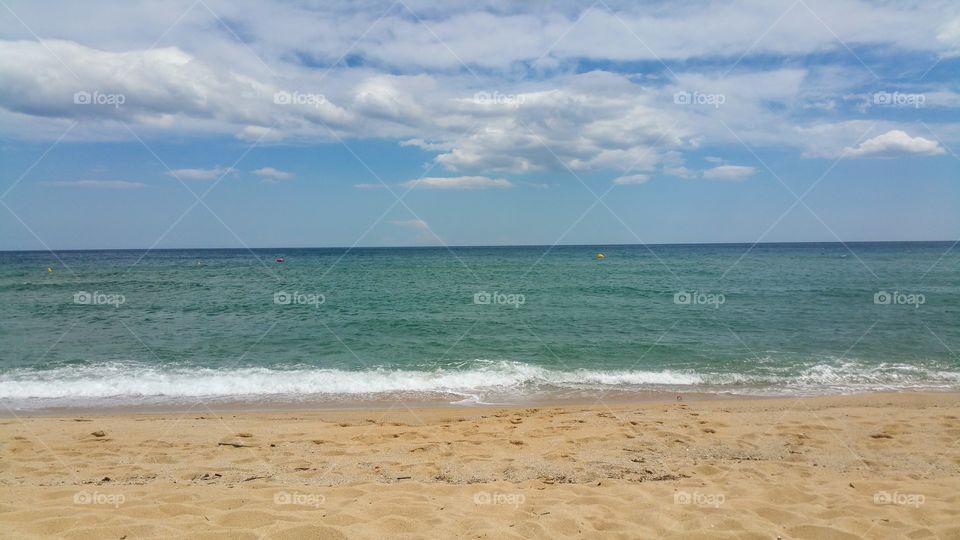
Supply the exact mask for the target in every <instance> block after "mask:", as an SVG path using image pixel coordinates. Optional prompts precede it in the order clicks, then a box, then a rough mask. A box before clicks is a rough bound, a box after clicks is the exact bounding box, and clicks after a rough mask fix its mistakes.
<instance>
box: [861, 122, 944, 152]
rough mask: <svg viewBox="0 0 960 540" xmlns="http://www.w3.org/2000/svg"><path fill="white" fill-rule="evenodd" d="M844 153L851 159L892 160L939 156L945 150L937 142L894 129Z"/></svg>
mask: <svg viewBox="0 0 960 540" xmlns="http://www.w3.org/2000/svg"><path fill="white" fill-rule="evenodd" d="M844 153H845V154H846V155H847V156H849V157H878V158H891V157H899V156H909V155H922V156H937V155H941V154H943V153H944V149H943V148H942V147H941V146H940V144H939V143H938V142H937V141H932V140H930V139H924V138H923V137H911V136H910V135H908V134H907V133H906V132H905V131H901V130H899V129H894V130H890V131H888V132H886V133H884V134H883V135H877V136H876V137H873V138H872V139H867V140H866V141H863V142H862V143H860V144H859V145H858V146H856V147H847V148H845V149H844Z"/></svg>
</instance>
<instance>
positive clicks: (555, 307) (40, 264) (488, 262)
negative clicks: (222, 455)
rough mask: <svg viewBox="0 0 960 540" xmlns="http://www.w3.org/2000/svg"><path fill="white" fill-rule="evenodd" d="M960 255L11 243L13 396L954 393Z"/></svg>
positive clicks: (935, 250) (9, 368) (774, 248)
mask: <svg viewBox="0 0 960 540" xmlns="http://www.w3.org/2000/svg"><path fill="white" fill-rule="evenodd" d="M950 248H951V243H937V242H929V243H920V242H917V243H856V244H848V245H847V246H843V245H841V244H762V245H758V246H756V247H754V248H753V249H750V246H749V245H729V244H728V245H671V246H650V247H645V246H582V247H580V246H559V247H555V248H553V249H549V248H548V247H545V246H539V247H489V248H452V249H450V250H448V249H446V248H403V249H388V248H382V249H354V250H350V251H348V250H346V249H272V250H254V251H253V252H251V251H248V250H169V251H168V250H164V251H151V252H144V251H72V252H58V253H56V254H55V255H54V254H51V253H47V252H4V253H0V340H2V343H3V347H2V349H0V402H2V403H4V404H5V405H7V406H9V407H14V408H36V407H47V406H61V405H66V406H102V405H114V404H124V403H137V404H149V403H166V402H184V401H190V400H195V399H196V398H203V399H210V400H291V399H294V400H297V399H310V400H324V399H340V400H343V399H346V400H369V399H382V398H389V397H391V396H394V397H395V396H403V397H404V398H410V397H426V396H444V397H447V398H450V401H456V402H462V403H475V402H509V401H511V400H517V399H529V398H531V397H536V396H551V395H561V394H564V393H571V392H574V393H579V394H580V395H583V394H588V395H589V394H591V393H593V394H596V393H597V392H601V391H607V390H616V391H626V392H630V391H650V390H653V391H710V392H731V393H744V394H762V395H784V394H821V393H844V392H857V391H872V390H899V389H912V388H926V389H952V390H956V389H958V388H960V356H958V354H957V353H958V352H960V309H958V308H960V248H958V249H954V250H951V249H950ZM597 252H603V253H604V254H605V256H606V257H605V259H603V260H597V259H596V257H595V254H596V253H597ZM278 257H283V259H284V261H285V262H283V263H278V262H275V259H276V258H278ZM48 267H50V268H51V269H52V270H53V272H48V271H47V268H48ZM883 291H886V292H887V293H890V296H884V295H883ZM84 292H85V293H90V294H89V295H84V294H83V293H84ZM484 293H489V294H490V296H489V303H485V301H486V300H487V299H488V297H487V296H486V295H484ZM685 293H688V294H689V296H686V295H685ZM478 294H479V295H480V296H478V297H477V298H475V295H478ZM877 295H879V296H877ZM875 296H877V297H876V298H875ZM688 299H689V303H685V301H686V300H688ZM888 299H889V300H890V301H889V303H886V300H888ZM288 300H289V303H287V301H288ZM478 302H479V303H478Z"/></svg>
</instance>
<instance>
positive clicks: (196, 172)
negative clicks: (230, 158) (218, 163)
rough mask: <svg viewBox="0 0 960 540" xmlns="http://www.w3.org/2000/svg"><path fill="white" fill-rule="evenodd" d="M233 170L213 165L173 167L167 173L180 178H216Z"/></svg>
mask: <svg viewBox="0 0 960 540" xmlns="http://www.w3.org/2000/svg"><path fill="white" fill-rule="evenodd" d="M234 171H235V169H233V168H232V167H214V168H212V169H174V170H172V171H169V172H167V174H169V175H170V176H173V177H175V178H179V179H181V180H217V179H219V178H220V177H222V176H225V175H227V174H230V173H233V172H234Z"/></svg>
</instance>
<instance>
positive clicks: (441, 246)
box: [0, 239, 960, 253]
mask: <svg viewBox="0 0 960 540" xmlns="http://www.w3.org/2000/svg"><path fill="white" fill-rule="evenodd" d="M951 242H952V243H957V242H960V239H955V240H850V241H843V240H831V241H818V240H813V241H810V240H801V241H789V242H658V243H628V244H604V243H595V244H461V245H449V244H448V245H445V244H434V245H406V246H266V247H253V246H239V247H164V248H67V249H0V253H62V252H71V251H78V252H79V251H146V252H150V251H191V250H195V251H226V250H240V251H253V250H301V249H342V250H355V249H455V248H456V249H463V248H513V247H525V248H534V247H544V248H558V247H600V246H603V247H626V246H637V247H651V246H763V245H805V244H836V245H841V246H842V245H848V244H922V243H927V244H935V243H951Z"/></svg>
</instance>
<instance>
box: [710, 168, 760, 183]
mask: <svg viewBox="0 0 960 540" xmlns="http://www.w3.org/2000/svg"><path fill="white" fill-rule="evenodd" d="M756 171H757V170H756V168H754V167H749V166H746V165H720V166H717V167H713V168H710V169H707V170H705V171H703V177H704V178H705V179H707V180H743V179H744V178H747V177H749V176H753V174H754V173H755V172H756Z"/></svg>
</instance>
